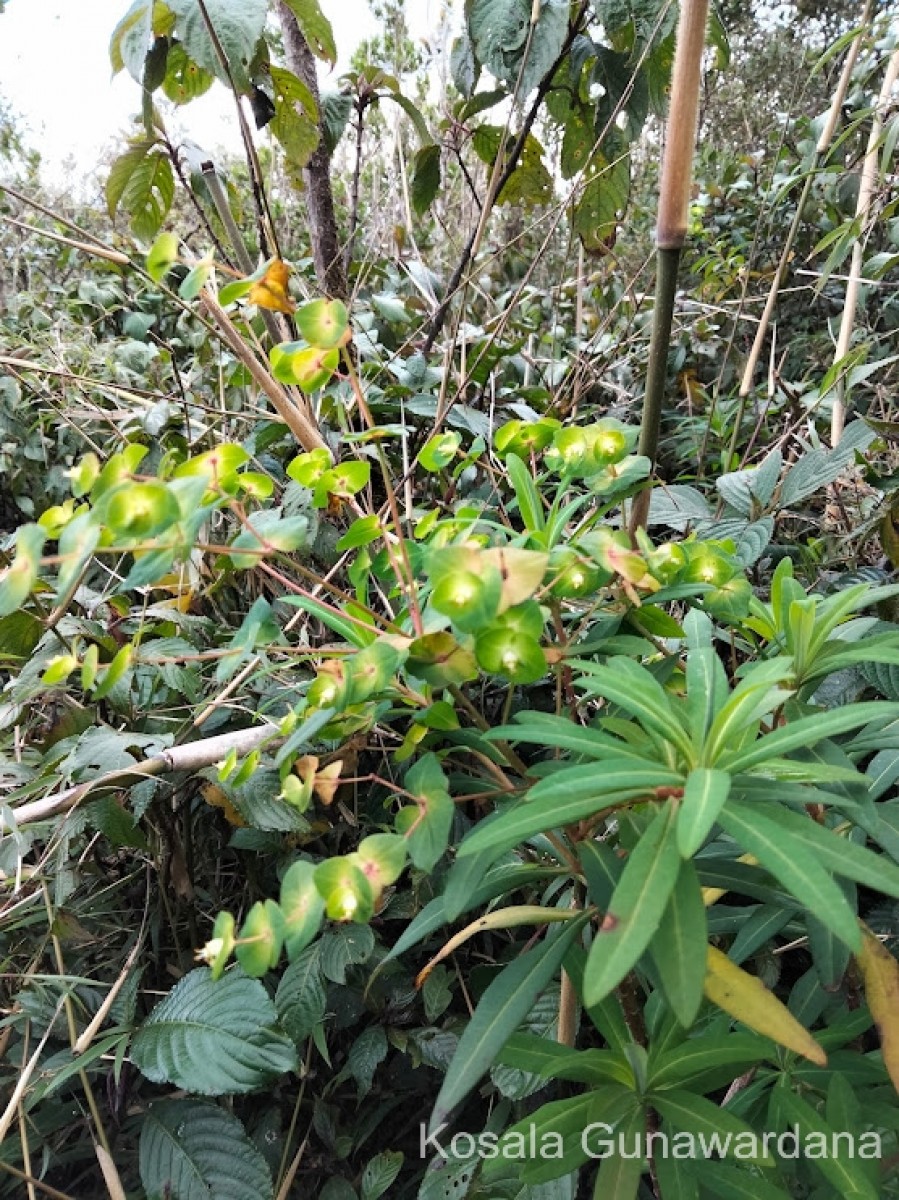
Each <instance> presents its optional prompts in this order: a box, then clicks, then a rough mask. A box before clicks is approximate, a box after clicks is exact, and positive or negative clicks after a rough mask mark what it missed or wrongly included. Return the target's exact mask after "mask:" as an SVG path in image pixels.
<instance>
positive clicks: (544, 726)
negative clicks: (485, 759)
mask: <svg viewBox="0 0 899 1200" xmlns="http://www.w3.org/2000/svg"><path fill="white" fill-rule="evenodd" d="M484 736H485V737H487V738H490V739H491V740H492V741H504V742H529V743H534V744H535V745H537V746H546V747H547V749H555V750H570V751H571V752H572V754H584V755H586V756H587V757H588V758H608V757H609V756H610V755H613V756H614V755H624V756H625V757H627V758H631V757H633V758H634V759H636V760H637V761H638V762H642V763H645V762H646V756H645V754H642V753H641V752H640V750H638V749H635V748H633V747H631V746H628V744H627V743H626V742H623V741H621V739H620V738H616V737H612V735H611V734H609V733H605V732H604V731H603V730H602V729H591V728H589V727H587V726H584V725H575V724H574V723H573V722H572V721H570V720H569V719H568V717H557V716H556V715H555V714H554V713H520V714H518V715H517V716H516V723H515V724H514V725H501V726H499V728H498V729H488V730H487V731H486V732H485V734H484Z"/></svg>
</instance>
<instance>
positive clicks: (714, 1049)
mask: <svg viewBox="0 0 899 1200" xmlns="http://www.w3.org/2000/svg"><path fill="white" fill-rule="evenodd" d="M770 1057H771V1047H770V1045H769V1043H768V1042H767V1041H766V1040H765V1039H763V1038H760V1037H758V1036H757V1035H756V1034H752V1033H725V1034H720V1035H710V1034H708V1033H703V1034H701V1035H700V1036H698V1037H692V1038H688V1039H687V1041H685V1042H681V1043H680V1045H679V1046H675V1047H674V1049H673V1050H667V1051H665V1052H664V1053H662V1054H660V1055H658V1057H655V1056H653V1055H650V1063H649V1083H650V1086H651V1087H652V1089H653V1090H656V1089H657V1088H668V1087H677V1086H680V1085H692V1088H693V1090H695V1091H700V1092H706V1091H711V1090H712V1089H713V1088H715V1087H718V1086H723V1085H724V1084H725V1083H727V1082H729V1081H731V1080H733V1078H734V1077H735V1076H736V1075H739V1074H740V1072H741V1071H745V1070H747V1069H748V1068H749V1067H751V1066H753V1065H754V1064H756V1063H760V1062H764V1060H765V1059H766V1058H770ZM715 1072H720V1078H721V1084H718V1083H716V1082H715V1081H714V1073H715ZM710 1079H711V1082H710Z"/></svg>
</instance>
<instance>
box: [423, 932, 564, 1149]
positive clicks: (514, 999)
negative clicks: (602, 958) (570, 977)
mask: <svg viewBox="0 0 899 1200" xmlns="http://www.w3.org/2000/svg"><path fill="white" fill-rule="evenodd" d="M586 921H587V917H586V916H583V917H580V918H578V919H577V920H575V921H572V922H571V923H570V924H569V926H568V928H567V929H565V930H563V931H562V932H561V933H560V934H558V935H557V936H556V937H552V938H547V939H546V940H545V941H544V942H542V943H541V944H540V945H539V946H536V947H535V948H534V949H533V950H528V951H526V952H525V953H524V954H522V955H521V956H520V957H519V958H517V959H515V961H514V962H512V963H510V964H509V966H507V967H506V968H505V969H504V970H503V971H502V973H501V974H500V975H498V976H497V978H496V979H494V980H493V982H492V983H491V984H490V986H489V987H488V988H487V990H486V991H485V992H484V994H483V996H482V997H481V1000H480V1003H479V1004H478V1006H477V1008H476V1009H475V1012H474V1016H473V1017H472V1018H471V1020H470V1021H469V1023H468V1026H467V1027H466V1029H465V1032H464V1033H463V1034H462V1037H461V1038H460V1039H459V1045H458V1046H457V1048H456V1053H455V1054H454V1056H453V1059H452V1062H451V1063H450V1066H449V1070H448V1071H447V1073H446V1076H445V1077H444V1080H443V1086H442V1087H441V1089H440V1092H439V1094H438V1096H437V1100H436V1103H435V1104H434V1111H433V1113H432V1114H431V1122H430V1130H431V1131H432V1132H433V1131H434V1130H437V1129H439V1128H440V1127H441V1126H442V1125H443V1124H444V1122H445V1121H446V1120H447V1118H448V1117H449V1115H450V1113H451V1112H452V1110H453V1109H454V1108H455V1107H456V1105H457V1104H459V1103H460V1101H462V1100H464V1099H465V1097H466V1096H467V1095H468V1093H469V1092H470V1091H471V1090H472V1088H474V1087H475V1086H476V1085H477V1083H478V1082H479V1080H480V1079H481V1078H482V1077H483V1076H484V1075H485V1074H486V1073H487V1071H488V1070H489V1069H490V1067H491V1066H492V1065H493V1062H494V1060H495V1059H496V1056H497V1054H499V1052H500V1050H501V1049H502V1047H503V1046H504V1045H505V1043H506V1041H507V1040H508V1038H509V1036H510V1035H511V1034H512V1033H514V1032H515V1030H516V1029H517V1028H518V1026H519V1025H520V1024H521V1022H522V1021H523V1020H524V1018H525V1017H526V1016H527V1015H528V1013H529V1012H530V1011H531V1009H532V1008H533V1006H534V1003H535V1002H536V1000H537V997H538V996H539V995H540V993H541V992H542V991H543V989H544V988H545V987H546V986H547V984H548V983H549V982H550V980H551V979H552V978H553V976H554V975H555V973H556V971H557V970H558V969H559V967H560V966H561V964H562V960H563V959H564V957H565V955H566V953H567V952H568V948H569V946H571V944H572V942H573V941H574V939H575V938H576V937H577V935H578V933H579V932H580V930H581V929H582V928H583V926H584V924H585V922H586Z"/></svg>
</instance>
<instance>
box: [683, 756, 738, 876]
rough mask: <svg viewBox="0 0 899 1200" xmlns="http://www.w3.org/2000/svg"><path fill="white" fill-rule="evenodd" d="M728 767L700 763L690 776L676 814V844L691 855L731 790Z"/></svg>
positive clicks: (703, 837) (684, 855) (686, 856)
mask: <svg viewBox="0 0 899 1200" xmlns="http://www.w3.org/2000/svg"><path fill="white" fill-rule="evenodd" d="M730 785H731V777H730V775H729V774H728V773H727V771H717V770H715V769H714V768H713V767H697V768H696V769H695V770H693V771H691V772H690V774H689V775H688V776H687V782H686V784H685V785H684V798H683V801H682V803H681V806H680V811H679V812H678V814H677V848H678V850H680V852H681V855H682V856H683V857H684V858H692V857H693V855H694V854H695V853H696V851H697V850H698V849H699V847H700V846H701V845H702V843H703V842H704V841H705V839H706V838H707V837H708V835H709V833H710V832H711V828H712V826H713V825H714V824H715V821H716V820H717V819H718V813H719V812H720V811H721V809H722V808H723V807H724V804H725V801H726V800H727V797H728V795H729V793H730Z"/></svg>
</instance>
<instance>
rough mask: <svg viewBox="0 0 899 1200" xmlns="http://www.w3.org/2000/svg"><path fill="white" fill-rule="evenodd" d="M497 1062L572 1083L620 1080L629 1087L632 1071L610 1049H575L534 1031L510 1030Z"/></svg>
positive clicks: (632, 1079)
mask: <svg viewBox="0 0 899 1200" xmlns="http://www.w3.org/2000/svg"><path fill="white" fill-rule="evenodd" d="M497 1062H498V1063H502V1064H503V1065H505V1066H507V1067H515V1069H516V1070H518V1071H525V1072H527V1073H528V1074H530V1075H543V1076H544V1077H545V1078H546V1079H567V1080H569V1081H570V1082H572V1083H589V1084H597V1083H620V1084H623V1085H624V1086H625V1087H628V1088H630V1087H632V1086H633V1082H634V1074H633V1071H632V1070H631V1068H630V1066H629V1065H628V1064H627V1063H626V1062H625V1061H624V1059H623V1058H621V1057H619V1056H618V1055H616V1054H613V1052H612V1051H611V1050H574V1049H573V1048H572V1047H571V1046H563V1045H561V1044H560V1043H559V1042H553V1041H551V1040H550V1039H549V1038H546V1037H543V1036H541V1035H540V1034H537V1033H513V1034H512V1036H511V1037H510V1038H509V1040H508V1041H507V1042H506V1044H505V1046H504V1047H503V1048H502V1050H501V1051H500V1052H499V1055H498V1056H497Z"/></svg>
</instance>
